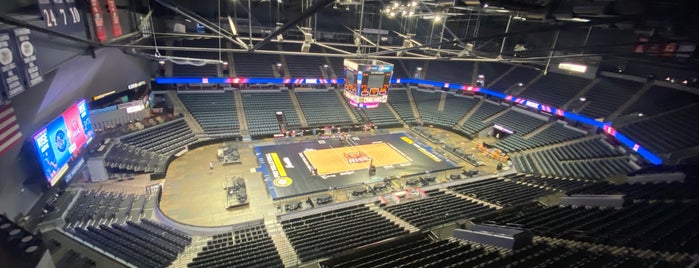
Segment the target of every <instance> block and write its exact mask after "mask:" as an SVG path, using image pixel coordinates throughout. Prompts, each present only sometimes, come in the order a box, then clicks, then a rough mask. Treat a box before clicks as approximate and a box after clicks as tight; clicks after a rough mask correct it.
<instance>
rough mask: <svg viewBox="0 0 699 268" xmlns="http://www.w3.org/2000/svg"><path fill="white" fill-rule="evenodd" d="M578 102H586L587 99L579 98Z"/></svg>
mask: <svg viewBox="0 0 699 268" xmlns="http://www.w3.org/2000/svg"><path fill="white" fill-rule="evenodd" d="M578 100H579V101H580V102H585V101H586V100H587V98H585V97H580V98H579V99H578Z"/></svg>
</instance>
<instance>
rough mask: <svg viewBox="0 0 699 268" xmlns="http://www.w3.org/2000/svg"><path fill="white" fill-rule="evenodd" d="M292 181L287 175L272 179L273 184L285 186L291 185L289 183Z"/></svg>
mask: <svg viewBox="0 0 699 268" xmlns="http://www.w3.org/2000/svg"><path fill="white" fill-rule="evenodd" d="M293 182H294V181H293V180H292V179H291V178H289V177H279V178H276V179H274V181H273V182H272V183H274V186H277V187H287V186H289V185H291V183H293Z"/></svg>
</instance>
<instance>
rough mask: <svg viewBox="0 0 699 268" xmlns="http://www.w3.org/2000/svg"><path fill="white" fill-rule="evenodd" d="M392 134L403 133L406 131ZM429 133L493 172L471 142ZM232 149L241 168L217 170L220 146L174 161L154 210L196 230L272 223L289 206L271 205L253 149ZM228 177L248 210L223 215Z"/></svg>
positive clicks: (340, 197) (339, 197)
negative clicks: (242, 187)
mask: <svg viewBox="0 0 699 268" xmlns="http://www.w3.org/2000/svg"><path fill="white" fill-rule="evenodd" d="M398 130H401V131H407V130H406V129H398ZM431 131H433V132H434V133H435V134H439V135H443V137H444V139H443V140H444V141H447V142H450V143H453V144H459V145H461V147H462V149H464V150H466V151H467V152H472V153H475V154H476V155H477V156H479V159H480V160H482V161H483V162H485V163H486V166H484V167H479V168H478V170H479V171H481V173H482V174H493V173H496V172H497V170H496V169H495V166H496V165H497V161H495V160H492V159H488V158H486V157H485V156H484V155H483V154H481V153H480V152H478V151H477V149H476V148H475V146H474V143H473V142H472V141H469V140H468V139H466V138H463V137H461V136H459V135H458V134H455V133H452V132H449V131H446V130H442V129H437V128H433V129H431ZM414 136H416V135H414ZM421 140H422V142H424V143H426V144H428V145H430V146H433V147H434V148H440V146H439V145H437V144H432V143H430V142H428V141H426V140H425V139H421ZM265 142H272V141H271V140H266V141H257V142H256V143H257V144H259V143H265ZM478 142H480V141H478ZM486 142H488V141H486ZM490 142H492V141H490ZM238 145H239V146H238V150H239V153H240V156H241V160H242V164H238V165H227V166H221V165H220V164H218V162H217V161H216V151H217V149H218V147H219V146H220V144H217V145H210V146H206V147H201V148H197V149H195V150H192V151H189V152H187V153H186V154H184V155H183V156H182V157H180V158H178V159H176V160H174V161H173V162H172V164H170V166H169V168H168V174H167V177H166V178H165V180H164V181H163V192H162V198H161V202H160V209H161V210H162V211H163V213H164V214H165V215H167V216H169V217H170V218H172V219H174V220H176V221H178V222H181V223H185V224H191V225H198V226H222V225H230V224H235V223H240V222H245V221H250V220H254V219H260V218H263V219H264V220H265V221H275V220H276V216H277V215H278V214H279V213H281V211H278V208H277V207H278V206H281V205H282V204H283V203H285V202H288V201H289V200H286V201H280V202H273V201H272V199H271V197H270V196H269V194H268V191H267V188H266V185H265V183H264V181H263V179H262V174H261V173H260V172H255V168H257V167H258V166H259V165H258V163H257V160H256V158H255V155H254V153H253V150H252V146H253V145H254V144H253V143H242V142H240V143H238ZM446 156H447V157H449V158H450V160H455V162H456V163H457V164H458V165H459V166H463V167H464V169H473V167H472V166H470V165H468V164H467V163H466V162H465V161H463V160H458V159H457V158H456V157H455V156H453V155H450V154H446ZM209 161H213V162H214V163H215V167H214V172H213V174H209ZM435 175H437V174H435ZM232 176H241V177H243V178H244V179H245V183H246V186H247V194H248V201H249V204H248V205H244V206H241V207H237V208H232V209H226V192H225V191H224V189H223V187H224V184H225V180H226V178H228V177H232ZM440 177H442V175H440ZM443 177H447V174H446V173H445V174H443ZM439 181H442V179H440V180H439ZM332 194H333V195H334V196H335V200H336V201H339V202H342V201H346V200H348V199H351V197H349V195H348V193H345V192H342V191H333V193H332ZM299 200H305V197H301V198H299Z"/></svg>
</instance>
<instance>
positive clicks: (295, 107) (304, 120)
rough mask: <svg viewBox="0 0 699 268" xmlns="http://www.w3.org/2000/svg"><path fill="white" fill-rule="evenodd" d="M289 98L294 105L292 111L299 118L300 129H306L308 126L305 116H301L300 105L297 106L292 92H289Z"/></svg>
mask: <svg viewBox="0 0 699 268" xmlns="http://www.w3.org/2000/svg"><path fill="white" fill-rule="evenodd" d="M288 92H289V97H290V98H291V103H293V104H294V109H295V110H296V114H298V116H299V121H300V122H301V126H302V127H307V126H308V121H306V115H304V114H303V110H302V109H301V105H300V104H299V100H298V99H297V98H296V94H294V91H293V90H289V91H288Z"/></svg>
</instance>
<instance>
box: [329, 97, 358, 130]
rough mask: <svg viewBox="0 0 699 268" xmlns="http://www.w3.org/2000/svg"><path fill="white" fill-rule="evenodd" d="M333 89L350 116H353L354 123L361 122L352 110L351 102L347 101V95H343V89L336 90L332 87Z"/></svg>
mask: <svg viewBox="0 0 699 268" xmlns="http://www.w3.org/2000/svg"><path fill="white" fill-rule="evenodd" d="M331 90H332V91H334V92H335V94H336V95H337V98H338V99H340V103H342V107H345V111H347V114H349V116H350V118H352V123H355V124H357V123H359V119H358V118H357V117H356V116H355V115H354V113H353V112H352V110H351V109H352V108H351V107H350V106H349V103H347V100H345V96H342V91H341V90H334V89H331Z"/></svg>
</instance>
